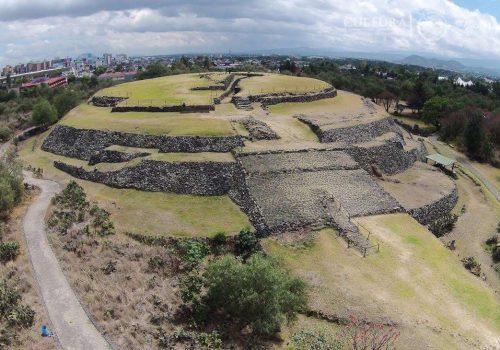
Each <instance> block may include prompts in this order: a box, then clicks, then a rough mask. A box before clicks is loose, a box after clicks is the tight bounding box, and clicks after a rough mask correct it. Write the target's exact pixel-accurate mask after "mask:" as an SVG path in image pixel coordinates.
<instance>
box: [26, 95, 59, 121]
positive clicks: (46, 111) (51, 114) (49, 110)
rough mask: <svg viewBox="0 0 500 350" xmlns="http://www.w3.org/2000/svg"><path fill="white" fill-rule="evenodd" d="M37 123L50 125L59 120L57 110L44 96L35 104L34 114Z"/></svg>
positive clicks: (33, 117)
mask: <svg viewBox="0 0 500 350" xmlns="http://www.w3.org/2000/svg"><path fill="white" fill-rule="evenodd" d="M32 119H33V123H34V124H35V125H50V124H53V123H55V122H56V121H57V110H56V109H55V107H54V106H52V105H51V104H50V102H49V101H47V100H46V99H44V98H42V99H40V100H39V101H38V102H37V103H36V104H35V105H34V106H33V114H32Z"/></svg>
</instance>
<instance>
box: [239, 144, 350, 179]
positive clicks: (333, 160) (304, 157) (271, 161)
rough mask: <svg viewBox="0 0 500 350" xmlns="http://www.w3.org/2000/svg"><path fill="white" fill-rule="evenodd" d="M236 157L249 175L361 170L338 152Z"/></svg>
mask: <svg viewBox="0 0 500 350" xmlns="http://www.w3.org/2000/svg"><path fill="white" fill-rule="evenodd" d="M236 156H237V158H238V159H239V160H240V162H241V163H242V165H243V166H244V167H245V169H246V171H247V173H249V174H259V173H286V172H299V171H319V170H341V169H344V170H353V169H359V165H358V163H357V162H355V161H354V160H353V159H352V158H351V157H350V156H349V155H347V154H346V153H344V152H342V151H337V150H304V151H302V152H300V151H299V152H257V153H247V154H238V155H236ZM298 159H300V162H298V161H297V160H298Z"/></svg>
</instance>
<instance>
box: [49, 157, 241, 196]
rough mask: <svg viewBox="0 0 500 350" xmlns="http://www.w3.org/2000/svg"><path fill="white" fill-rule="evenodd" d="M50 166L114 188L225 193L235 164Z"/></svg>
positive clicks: (187, 163)
mask: <svg viewBox="0 0 500 350" xmlns="http://www.w3.org/2000/svg"><path fill="white" fill-rule="evenodd" d="M54 166H55V167H56V168H57V169H59V170H62V171H64V172H66V173H68V174H70V175H71V176H74V177H76V178H79V179H82V180H87V181H92V182H97V183H102V184H105V185H108V186H110V187H115V188H134V189H138V190H142V191H151V192H172V193H179V194H194V195H205V196H219V195H224V194H227V193H228V192H229V189H230V187H231V184H232V181H231V179H232V177H233V173H234V171H235V164H234V163H230V162H172V163H168V162H160V161H155V160H142V161H141V162H140V163H139V164H138V165H137V166H133V167H126V168H123V169H120V170H117V171H109V172H106V171H97V170H95V171H88V170H85V169H84V168H82V167H77V166H73V165H69V164H66V163H63V162H55V163H54Z"/></svg>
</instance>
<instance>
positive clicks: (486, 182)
mask: <svg viewBox="0 0 500 350" xmlns="http://www.w3.org/2000/svg"><path fill="white" fill-rule="evenodd" d="M428 140H429V142H430V143H431V144H432V145H433V146H435V147H436V148H438V149H444V150H445V151H446V153H448V154H449V155H451V156H453V157H454V158H455V159H456V160H457V161H458V162H459V163H460V165H461V166H462V167H464V168H465V169H466V170H468V171H470V172H471V173H472V174H473V175H474V176H475V177H477V178H478V179H479V180H480V181H481V182H482V183H483V184H484V186H486V188H487V189H488V191H490V192H491V193H492V194H493V196H495V198H496V199H497V201H500V191H499V190H498V188H497V187H496V185H495V184H494V183H492V182H491V181H490V180H488V179H487V178H486V177H485V176H484V175H483V174H482V173H481V171H479V170H478V169H477V168H476V167H474V165H473V164H472V163H471V162H470V161H469V160H468V159H467V157H466V156H465V155H463V154H462V153H460V152H457V151H455V150H454V149H453V148H451V147H449V146H447V145H446V144H444V143H443V142H439V141H437V137H436V136H431V137H429V138H428ZM445 155H446V154H445Z"/></svg>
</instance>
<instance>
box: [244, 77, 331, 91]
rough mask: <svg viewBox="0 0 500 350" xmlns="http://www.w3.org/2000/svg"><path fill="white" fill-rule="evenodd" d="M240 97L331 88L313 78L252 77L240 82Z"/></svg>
mask: <svg viewBox="0 0 500 350" xmlns="http://www.w3.org/2000/svg"><path fill="white" fill-rule="evenodd" d="M239 85H240V87H241V92H240V95H243V96H247V95H258V94H266V93H272V92H310V91H319V90H323V89H325V88H327V87H329V86H330V84H328V83H325V82H324V81H321V80H317V79H312V78H300V77H295V76H289V75H279V74H266V75H264V76H262V77H251V78H248V79H243V80H242V81H241V82H240V84H239Z"/></svg>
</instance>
